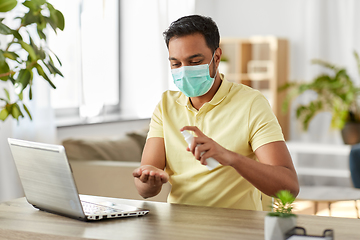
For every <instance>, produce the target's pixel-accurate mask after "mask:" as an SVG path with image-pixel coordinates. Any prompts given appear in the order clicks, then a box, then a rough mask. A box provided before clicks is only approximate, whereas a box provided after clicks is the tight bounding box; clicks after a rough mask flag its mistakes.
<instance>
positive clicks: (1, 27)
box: [0, 22, 12, 35]
mask: <svg viewBox="0 0 360 240" xmlns="http://www.w3.org/2000/svg"><path fill="white" fill-rule="evenodd" d="M11 33H12V30H11V28H9V27H8V26H6V25H5V24H3V23H2V22H0V34H3V35H9V34H11Z"/></svg>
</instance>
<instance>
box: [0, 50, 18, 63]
mask: <svg viewBox="0 0 360 240" xmlns="http://www.w3.org/2000/svg"><path fill="white" fill-rule="evenodd" d="M0 55H1V54H0ZM4 57H6V58H9V59H11V60H15V61H17V59H18V58H19V55H17V54H16V53H15V52H4ZM0 58H1V57H0ZM0 61H1V59H0ZM18 62H19V61H18Z"/></svg>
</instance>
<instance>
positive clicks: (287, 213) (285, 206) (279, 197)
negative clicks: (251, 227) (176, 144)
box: [267, 190, 296, 217]
mask: <svg viewBox="0 0 360 240" xmlns="http://www.w3.org/2000/svg"><path fill="white" fill-rule="evenodd" d="M294 201H295V197H294V196H293V195H292V194H291V193H290V191H288V190H281V191H279V192H278V193H277V194H276V196H275V197H274V202H273V204H272V206H271V209H272V212H269V213H268V214H267V215H268V216H273V217H274V216H275V217H294V216H296V215H295V214H293V213H292V210H293V208H294V207H293V202H294Z"/></svg>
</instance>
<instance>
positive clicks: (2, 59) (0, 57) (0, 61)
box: [0, 49, 5, 66]
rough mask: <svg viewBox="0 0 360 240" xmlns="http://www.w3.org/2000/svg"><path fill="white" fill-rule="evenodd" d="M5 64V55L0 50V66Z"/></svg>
mask: <svg viewBox="0 0 360 240" xmlns="http://www.w3.org/2000/svg"><path fill="white" fill-rule="evenodd" d="M3 64H5V55H4V52H3V51H2V50H1V49H0V66H2V65H3Z"/></svg>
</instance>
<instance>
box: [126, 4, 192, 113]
mask: <svg viewBox="0 0 360 240" xmlns="http://www.w3.org/2000/svg"><path fill="white" fill-rule="evenodd" d="M120 3H121V5H120V16H121V20H120V21H121V26H120V29H121V37H120V38H121V40H120V43H121V60H120V64H121V79H122V81H121V107H122V109H123V110H124V111H125V112H127V113H132V114H136V115H138V116H140V117H150V116H151V114H152V112H153V110H154V108H155V106H156V104H157V103H158V102H159V101H160V97H161V94H162V92H164V91H165V90H168V89H172V88H174V86H173V85H172V81H171V80H170V79H171V76H170V67H169V66H170V65H169V61H168V52H167V48H166V45H165V41H164V39H163V36H162V33H163V32H164V31H165V30H166V28H167V27H169V24H170V23H171V22H172V21H174V20H176V19H177V18H179V17H181V16H185V15H190V14H193V13H194V7H195V0H186V1H185V0H184V1H177V0H157V1H155V0H152V1H148V0H124V1H121V2H120Z"/></svg>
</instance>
